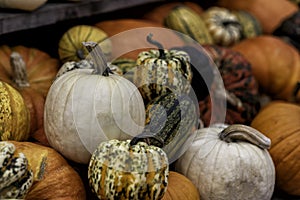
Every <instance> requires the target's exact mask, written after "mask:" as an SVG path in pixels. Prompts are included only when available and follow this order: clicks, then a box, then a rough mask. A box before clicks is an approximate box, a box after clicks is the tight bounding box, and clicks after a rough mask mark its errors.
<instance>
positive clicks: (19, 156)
mask: <svg viewBox="0 0 300 200" xmlns="http://www.w3.org/2000/svg"><path fill="white" fill-rule="evenodd" d="M32 184H33V172H32V169H31V167H30V165H29V164H28V160H27V158H26V156H25V155H24V154H23V153H16V147H15V145H14V144H12V143H10V142H9V141H1V142H0V199H23V198H25V197H26V195H27V193H28V191H29V189H30V188H31V186H32Z"/></svg>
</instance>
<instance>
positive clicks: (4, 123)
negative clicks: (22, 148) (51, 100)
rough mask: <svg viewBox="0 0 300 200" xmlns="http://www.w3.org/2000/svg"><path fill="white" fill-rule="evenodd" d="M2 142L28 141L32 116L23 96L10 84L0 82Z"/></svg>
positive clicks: (0, 139) (0, 132) (0, 129)
mask: <svg viewBox="0 0 300 200" xmlns="http://www.w3.org/2000/svg"><path fill="white" fill-rule="evenodd" d="M0 99H1V101H0V141H3V140H17V141H22V140H27V139H28V138H29V134H30V132H29V131H30V124H29V123H30V114H29V111H28V109H27V107H26V105H25V102H24V99H23V97H22V96H21V94H20V93H19V92H18V91H17V90H16V89H14V88H13V87H12V86H11V85H9V84H8V83H5V82H2V81H0Z"/></svg>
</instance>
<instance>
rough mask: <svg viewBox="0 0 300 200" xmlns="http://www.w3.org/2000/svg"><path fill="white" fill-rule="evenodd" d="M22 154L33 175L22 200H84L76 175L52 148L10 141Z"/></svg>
mask: <svg viewBox="0 0 300 200" xmlns="http://www.w3.org/2000/svg"><path fill="white" fill-rule="evenodd" d="M10 142H11V143H13V144H14V145H15V147H16V153H15V154H17V153H19V152H21V153H23V154H24V155H25V157H26V158H27V159H28V163H29V165H30V166H31V169H32V171H33V177H34V179H33V180H34V182H33V185H32V186H31V188H30V190H29V192H28V193H27V195H26V198H25V199H26V200H27V199H28V200H56V199H82V200H85V199H86V193H85V188H84V185H83V182H82V180H81V178H80V176H79V174H78V173H77V172H76V171H75V170H74V169H73V168H72V167H71V165H69V163H68V162H67V161H66V160H65V159H64V158H63V157H62V156H61V155H60V154H59V153H58V152H57V151H55V150H54V149H53V148H50V147H45V146H43V145H38V144H35V143H32V142H16V141H10Z"/></svg>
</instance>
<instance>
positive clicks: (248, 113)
mask: <svg viewBox="0 0 300 200" xmlns="http://www.w3.org/2000/svg"><path fill="white" fill-rule="evenodd" d="M203 47H204V49H205V50H206V52H207V53H208V55H210V57H211V58H212V59H213V61H214V62H215V64H216V66H217V68H218V70H219V72H220V75H221V77H222V80H223V82H222V83H223V84H224V87H225V92H223V91H219V90H218V89H217V84H219V83H218V82H216V81H214V82H213V83H212V85H211V88H210V95H209V96H208V97H206V98H205V99H203V100H201V101H199V107H200V117H201V119H202V120H203V122H204V125H205V126H208V125H209V124H211V123H214V122H216V121H218V120H216V119H211V117H212V114H214V118H216V117H218V115H220V114H221V113H220V112H223V110H220V111H219V109H220V108H221V107H220V106H222V105H219V104H215V105H212V103H213V102H212V99H225V100H226V116H225V123H227V124H236V123H240V124H246V125H249V124H250V122H251V121H252V119H253V117H254V116H255V115H256V114H257V112H258V110H259V109H260V101H259V95H260V94H259V88H258V87H259V85H258V82H257V81H256V79H255V77H254V75H253V73H252V66H251V64H250V63H249V62H248V60H247V59H246V58H245V57H244V56H243V55H242V54H240V53H239V52H237V51H233V50H232V49H230V48H229V47H221V46H216V45H203ZM213 106H216V107H217V109H216V112H218V114H216V113H212V109H213ZM219 122H220V121H219Z"/></svg>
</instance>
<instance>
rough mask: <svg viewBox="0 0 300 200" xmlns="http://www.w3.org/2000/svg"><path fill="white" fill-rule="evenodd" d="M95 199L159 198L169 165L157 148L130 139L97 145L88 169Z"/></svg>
mask: <svg viewBox="0 0 300 200" xmlns="http://www.w3.org/2000/svg"><path fill="white" fill-rule="evenodd" d="M88 170H89V171H88V178H89V183H90V185H91V188H92V190H93V191H94V193H95V194H97V196H98V198H99V199H145V200H148V199H153V200H155V199H161V198H162V196H163V195H164V193H165V192H166V190H167V185H168V175H169V165H168V158H167V155H166V154H165V152H164V151H163V150H162V149H160V148H159V147H155V146H151V145H147V144H146V143H144V142H137V143H134V142H131V141H130V140H125V141H119V140H109V141H106V142H102V143H100V144H99V146H98V147H97V149H96V150H95V151H94V153H93V155H92V157H91V160H90V162H89V168H88Z"/></svg>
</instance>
